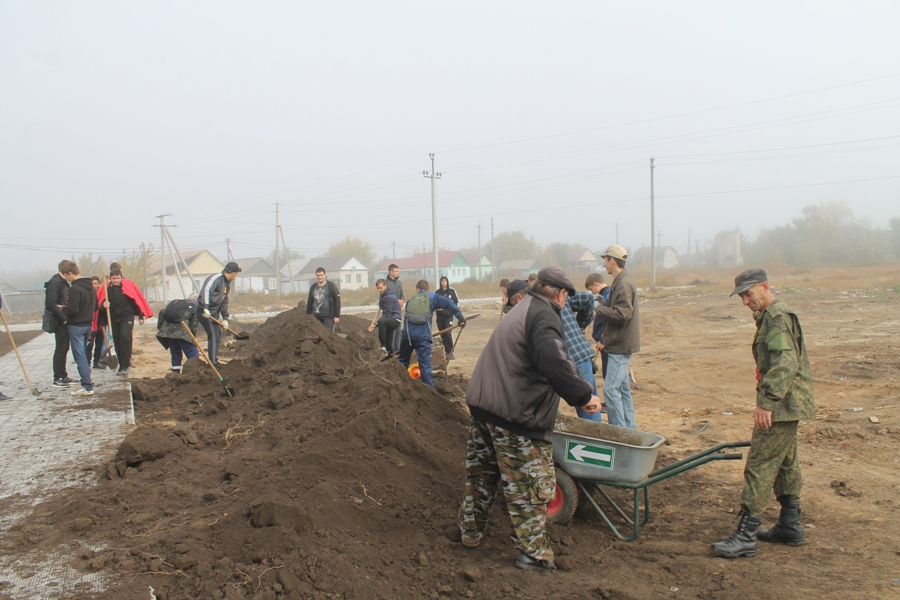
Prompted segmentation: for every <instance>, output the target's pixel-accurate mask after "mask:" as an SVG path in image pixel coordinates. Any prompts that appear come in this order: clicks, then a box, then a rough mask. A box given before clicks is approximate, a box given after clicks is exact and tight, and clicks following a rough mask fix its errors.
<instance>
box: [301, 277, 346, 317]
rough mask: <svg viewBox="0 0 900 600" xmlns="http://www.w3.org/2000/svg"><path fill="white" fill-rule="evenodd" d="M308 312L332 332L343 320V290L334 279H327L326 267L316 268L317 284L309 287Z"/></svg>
mask: <svg viewBox="0 0 900 600" xmlns="http://www.w3.org/2000/svg"><path fill="white" fill-rule="evenodd" d="M306 314H308V315H312V316H314V317H315V318H317V319H318V320H319V323H321V324H322V325H324V326H325V327H327V328H328V329H329V330H330V331H331V332H332V333H333V332H334V327H335V325H337V324H338V323H340V322H341V291H340V290H339V289H338V286H336V285H335V284H334V282H332V281H328V280H327V279H325V269H323V268H322V267H319V268H318V269H316V284H315V285H314V286H312V287H310V288H309V297H308V298H307V299H306Z"/></svg>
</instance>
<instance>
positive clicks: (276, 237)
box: [275, 202, 281, 298]
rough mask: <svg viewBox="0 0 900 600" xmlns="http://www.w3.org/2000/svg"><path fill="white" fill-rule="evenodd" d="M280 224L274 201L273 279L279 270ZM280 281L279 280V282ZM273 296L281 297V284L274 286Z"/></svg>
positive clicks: (276, 205) (276, 277) (276, 276)
mask: <svg viewBox="0 0 900 600" xmlns="http://www.w3.org/2000/svg"><path fill="white" fill-rule="evenodd" d="M280 229H281V225H280V224H279V223H278V203H277V202H276V203H275V280H276V281H278V273H279V272H280V269H279V264H278V260H279V258H281V257H280V256H279V255H280V254H281V247H280V246H279V245H278V231H279V230H280ZM279 283H280V282H279ZM275 297H276V298H281V285H276V286H275Z"/></svg>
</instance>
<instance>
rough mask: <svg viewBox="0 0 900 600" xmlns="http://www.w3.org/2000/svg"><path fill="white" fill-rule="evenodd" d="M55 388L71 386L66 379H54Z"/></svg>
mask: <svg viewBox="0 0 900 600" xmlns="http://www.w3.org/2000/svg"><path fill="white" fill-rule="evenodd" d="M53 387H58V388H67V387H69V384H68V383H66V380H65V379H54V380H53Z"/></svg>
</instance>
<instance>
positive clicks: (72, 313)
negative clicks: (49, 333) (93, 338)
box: [65, 277, 97, 326]
mask: <svg viewBox="0 0 900 600" xmlns="http://www.w3.org/2000/svg"><path fill="white" fill-rule="evenodd" d="M95 310H97V293H96V292H95V291H94V284H93V283H91V278H90V277H81V278H80V279H76V280H75V281H74V282H73V283H72V287H71V288H69V302H68V304H67V305H66V308H65V313H66V319H67V323H66V324H67V325H82V326H83V325H90V324H91V322H92V321H93V320H94V311H95Z"/></svg>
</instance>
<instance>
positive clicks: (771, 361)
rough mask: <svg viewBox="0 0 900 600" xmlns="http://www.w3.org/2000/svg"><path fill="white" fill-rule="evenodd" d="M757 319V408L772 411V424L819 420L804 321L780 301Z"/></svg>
mask: <svg viewBox="0 0 900 600" xmlns="http://www.w3.org/2000/svg"><path fill="white" fill-rule="evenodd" d="M755 317H756V337H755V338H754V339H753V358H754V359H755V360H756V368H757V370H758V372H759V374H758V376H757V378H758V382H757V384H756V404H757V406H759V407H760V408H764V409H766V410H771V411H772V421H798V420H800V419H813V418H815V416H816V400H815V398H814V397H813V385H812V371H811V369H810V366H809V355H808V354H807V353H806V342H805V340H804V339H803V330H802V329H801V328H800V319H798V318H797V315H796V314H795V313H794V311H792V310H791V309H790V308H788V306H787V305H786V304H785V303H784V302H781V301H780V300H775V301H774V302H773V303H772V304H770V305H769V306H768V308H766V309H765V310H764V311H762V313H757V314H756V315H755Z"/></svg>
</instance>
